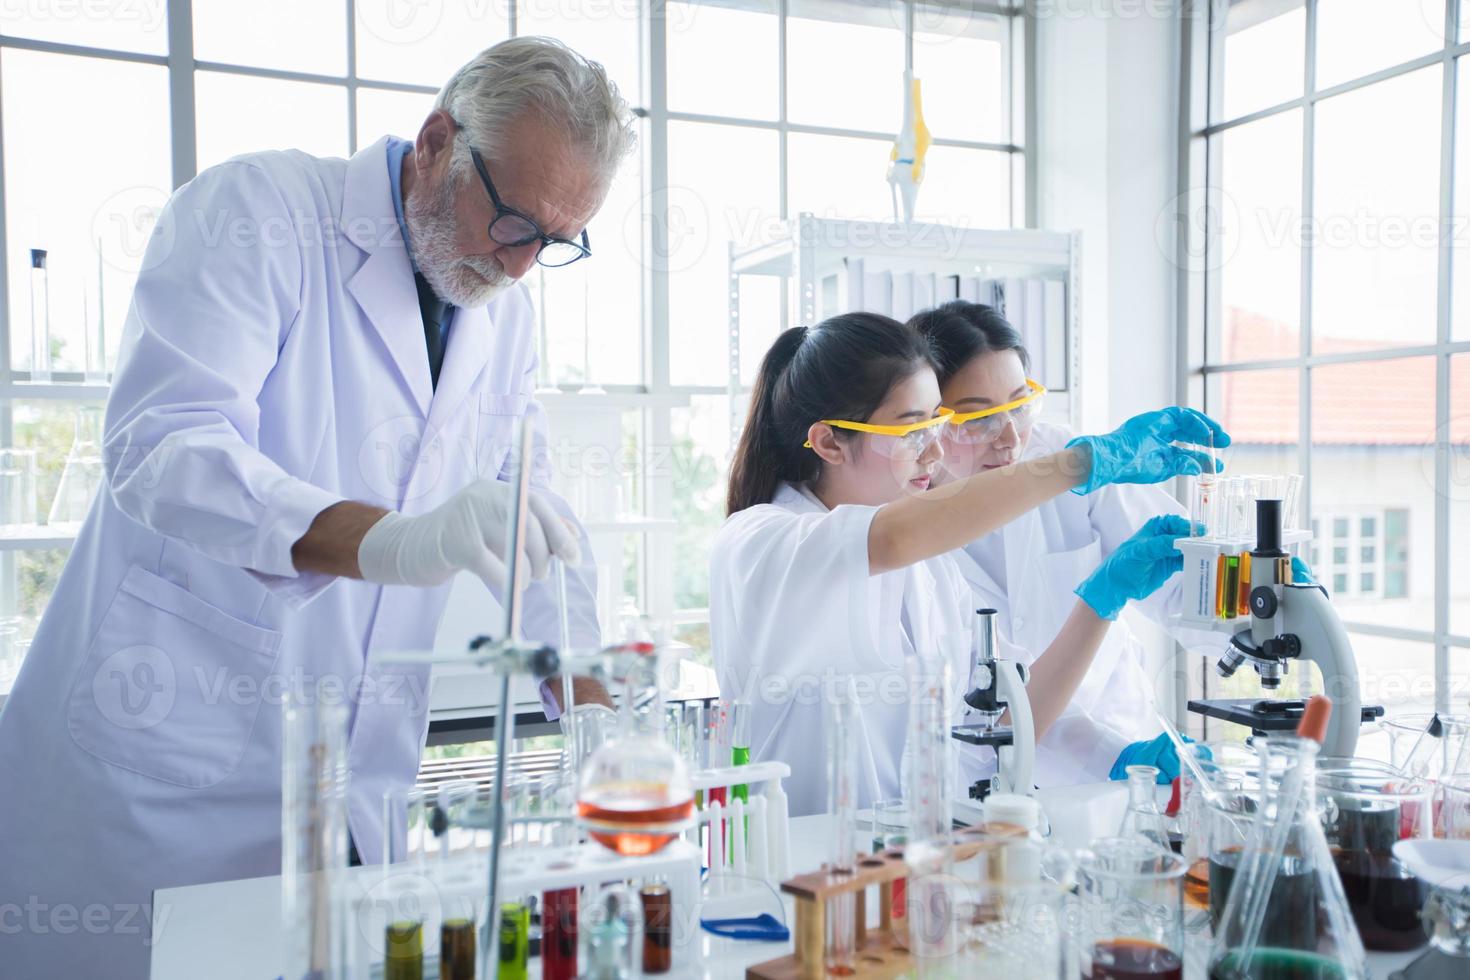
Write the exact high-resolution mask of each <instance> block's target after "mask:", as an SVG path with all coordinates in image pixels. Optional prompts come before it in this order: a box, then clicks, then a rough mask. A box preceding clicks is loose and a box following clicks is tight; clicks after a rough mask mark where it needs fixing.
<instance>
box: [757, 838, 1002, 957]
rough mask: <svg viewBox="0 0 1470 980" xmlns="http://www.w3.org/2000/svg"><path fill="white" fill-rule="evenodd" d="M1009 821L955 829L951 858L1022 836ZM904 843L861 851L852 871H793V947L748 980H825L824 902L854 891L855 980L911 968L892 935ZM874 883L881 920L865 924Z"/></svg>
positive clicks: (787, 884) (788, 886) (787, 887)
mask: <svg viewBox="0 0 1470 980" xmlns="http://www.w3.org/2000/svg"><path fill="white" fill-rule="evenodd" d="M1025 835H1026V831H1025V829H1024V828H1021V827H1017V826H1015V825H1013V824H982V825H979V826H975V827H965V828H964V829H962V830H956V831H955V832H954V835H953V843H952V844H951V845H950V857H951V859H952V860H953V861H955V862H956V863H958V862H961V861H968V860H969V859H970V858H972V857H974V856H975V855H977V854H979V853H980V852H982V851H985V850H988V849H990V848H992V847H996V846H998V845H999V843H1000V842H1001V841H1003V840H1004V839H1006V838H1009V837H1024V836H1025ZM903 850H904V849H903V848H902V847H890V848H888V849H887V850H884V851H876V852H874V853H872V854H859V855H858V856H857V859H856V860H855V861H854V862H853V870H852V872H851V873H842V874H837V873H833V872H832V871H829V870H828V869H827V867H826V866H825V865H824V866H823V868H822V870H820V871H812V872H809V873H807V874H804V875H797V876H796V877H795V878H791V879H790V880H788V881H783V882H782V883H781V891H783V892H785V893H786V894H787V895H791V896H793V897H794V898H795V899H796V929H795V931H794V936H795V941H796V950H795V952H793V953H791V954H790V955H789V956H781V957H777V958H776V959H774V960H767V961H765V962H764V963H757V964H755V965H754V966H751V967H747V968H746V970H745V976H746V980H825V978H826V976H827V962H826V960H827V902H828V901H829V900H830V899H833V898H836V897H837V896H839V895H845V894H847V893H848V892H853V893H855V896H854V897H855V901H854V904H855V906H856V907H855V908H854V916H853V919H854V922H855V923H856V929H857V935H856V936H855V937H854V940H853V957H852V958H853V968H854V970H855V971H856V972H855V973H854V974H853V975H854V976H855V977H857V978H859V980H888V978H891V977H897V976H900V975H901V974H904V973H911V972H912V970H913V967H914V960H913V955H912V954H911V953H910V952H909V950H908V949H907V947H905V946H904V945H902V944H901V943H900V942H899V941H898V939H897V938H896V937H895V935H894V933H893V922H892V918H891V915H892V908H893V904H892V903H893V883H894V882H895V881H898V880H899V879H901V878H906V877H908V875H909V874H910V871H909V869H908V866H907V865H906V864H905V863H904V857H903ZM874 885H876V886H878V907H879V920H878V927H877V928H876V929H869V928H868V916H867V891H868V889H869V888H871V887H873V886H874Z"/></svg>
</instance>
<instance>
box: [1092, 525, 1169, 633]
mask: <svg viewBox="0 0 1470 980" xmlns="http://www.w3.org/2000/svg"><path fill="white" fill-rule="evenodd" d="M1189 527H1190V525H1189V521H1188V520H1186V519H1185V518H1183V517H1177V516H1175V515H1173V514H1161V515H1159V516H1158V517H1152V518H1149V520H1148V521H1147V522H1146V523H1145V524H1144V525H1143V527H1141V528H1139V529H1138V530H1137V531H1134V532H1133V536H1132V537H1130V538H1129V539H1128V540H1127V541H1124V542H1123V543H1122V544H1120V545H1119V546H1118V547H1117V549H1116V550H1115V551H1114V552H1113V553H1112V554H1111V555H1108V558H1107V560H1106V561H1104V562H1103V563H1102V564H1101V565H1099V566H1097V570H1096V571H1094V572H1093V573H1092V574H1091V575H1089V576H1087V579H1086V581H1084V582H1083V583H1082V584H1081V585H1079V586H1077V589H1076V593H1077V596H1078V597H1079V598H1080V599H1081V600H1082V601H1083V602H1085V603H1087V604H1088V605H1089V606H1091V607H1092V610H1093V612H1095V613H1097V614H1098V615H1099V616H1101V617H1102V618H1103V619H1117V618H1118V613H1120V612H1122V611H1123V607H1124V606H1126V605H1127V604H1128V600H1129V599H1143V598H1146V597H1147V596H1150V595H1152V594H1153V592H1154V591H1155V590H1156V589H1158V587H1159V586H1161V585H1163V584H1164V583H1165V582H1166V581H1168V579H1169V576H1170V575H1173V574H1174V573H1175V572H1177V571H1179V570H1180V569H1181V568H1183V567H1184V556H1183V555H1181V554H1180V553H1179V548H1178V547H1177V546H1176V545H1175V544H1174V541H1175V539H1176V538H1187V537H1189Z"/></svg>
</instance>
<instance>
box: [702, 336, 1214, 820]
mask: <svg viewBox="0 0 1470 980" xmlns="http://www.w3.org/2000/svg"><path fill="white" fill-rule="evenodd" d="M946 426H947V415H946V413H945V412H944V410H942V409H941V408H940V391H939V383H938V379H937V377H936V374H935V371H934V366H933V362H932V361H931V359H930V352H929V348H928V345H927V343H926V342H925V340H924V338H922V337H921V336H920V335H919V334H918V333H917V332H916V331H914V330H912V329H910V328H907V327H905V326H903V325H901V324H898V323H897V322H895V321H893V320H890V319H888V318H887V317H882V316H877V315H873V314H864V313H853V314H845V315H842V316H837V317H833V318H832V319H829V320H827V321H824V322H823V323H821V324H818V325H817V326H815V327H810V328H807V327H794V328H792V329H790V330H787V331H785V332H784V333H782V334H781V335H780V336H779V337H778V338H777V339H776V342H775V344H774V345H773V346H772V347H771V349H770V351H769V352H768V353H767V354H766V356H765V359H764V360H763V361H762V363H761V369H760V375H759V377H758V378H757V380H756V383H755V386H754V389H753V391H752V392H751V402H750V410H749V414H748V416H747V419H746V423H745V428H744V430H743V431H742V434H741V437H740V443H739V445H738V447H737V449H736V452H735V458H734V460H733V462H732V466H731V473H730V489H729V498H728V510H729V515H730V516H729V518H728V519H727V520H726V522H725V524H724V526H723V527H722V528H721V529H720V531H719V533H718V535H717V536H716V539H715V543H714V547H713V550H712V554H711V568H710V626H711V633H712V640H713V646H714V655H715V663H716V668H717V670H718V673H719V680H720V688H721V691H722V692H723V693H724V694H725V696H726V697H733V698H742V699H744V700H746V701H748V702H749V703H750V706H751V707H750V711H751V748H752V750H753V755H754V757H755V758H757V759H777V760H780V761H783V762H786V763H787V764H789V765H790V766H791V768H792V778H791V779H789V780H788V781H787V784H786V786H787V791H788V794H789V796H790V800H791V808H792V809H791V812H792V813H794V814H804V813H812V812H818V811H820V810H822V809H823V808H824V806H825V804H826V798H825V778H824V760H825V755H826V751H827V745H826V733H825V731H824V728H823V704H824V702H825V701H828V700H830V699H831V698H832V697H833V695H834V692H835V691H838V690H843V689H845V688H846V686H847V684H848V682H849V679H851V681H852V682H853V683H854V685H855V687H856V690H857V695H858V700H859V711H860V714H861V718H862V730H861V731H860V732H859V737H858V744H857V746H856V750H857V752H858V758H859V768H860V777H859V794H858V795H859V805H860V806H861V805H867V804H870V803H872V802H873V801H874V800H876V799H878V798H885V797H893V796H897V795H899V767H900V759H901V756H902V752H903V745H904V728H905V719H906V715H907V709H908V701H909V697H908V690H907V687H906V684H905V676H904V663H905V659H906V658H908V657H912V656H914V655H915V653H916V651H919V652H923V653H925V654H930V655H938V656H939V657H942V658H945V659H948V661H949V662H950V664H951V666H952V671H953V678H954V683H955V684H956V685H961V684H964V683H965V681H966V679H967V674H968V669H969V663H970V657H971V650H972V639H971V620H972V619H973V614H974V608H975V606H974V603H973V602H972V601H971V598H970V590H969V587H968V585H967V584H966V582H965V580H964V579H963V578H962V577H961V575H960V573H959V570H958V568H957V567H956V564H955V562H954V559H953V558H952V557H950V556H949V554H948V552H950V551H952V550H954V549H956V548H958V547H960V546H961V545H963V544H965V543H967V542H969V541H972V540H974V539H975V538H977V537H980V536H981V535H983V534H985V533H986V532H988V531H991V530H993V529H995V528H997V527H999V526H1001V525H1002V524H1004V523H1006V522H1007V521H1010V520H1013V519H1015V518H1017V517H1019V516H1021V515H1023V514H1025V513H1026V512H1027V511H1029V510H1031V509H1032V508H1035V507H1037V506H1039V505H1041V504H1043V503H1045V502H1046V501H1047V500H1050V499H1051V498H1053V497H1056V496H1057V495H1059V494H1063V493H1065V492H1066V491H1067V490H1069V489H1070V490H1074V491H1077V492H1090V491H1092V490H1095V489H1097V488H1099V487H1101V486H1103V485H1106V484H1110V483H1117V482H1157V481H1159V480H1163V479H1167V478H1169V477H1171V476H1174V475H1177V474H1179V473H1193V472H1198V468H1199V466H1200V456H1199V455H1198V454H1196V453H1192V452H1190V451H1188V450H1184V449H1180V448H1176V447H1175V446H1174V445H1173V443H1174V442H1175V441H1176V440H1177V441H1183V442H1196V441H1202V440H1203V439H1204V438H1205V437H1206V433H1212V434H1213V437H1214V440H1215V444H1216V445H1223V444H1225V443H1228V441H1229V439H1228V437H1227V436H1225V434H1224V433H1223V432H1222V431H1220V429H1219V427H1218V426H1217V425H1216V424H1215V423H1214V422H1213V421H1211V420H1209V419H1207V418H1206V417H1204V416H1203V415H1200V414H1199V413H1196V412H1192V411H1190V410H1187V409H1178V408H1170V409H1165V410H1164V411H1161V412H1151V413H1146V414H1144V415H1140V416H1138V417H1136V418H1134V419H1130V420H1129V421H1128V422H1127V423H1125V424H1124V425H1123V426H1122V427H1120V428H1119V429H1118V430H1117V431H1115V432H1113V433H1110V434H1108V435H1106V436H1096V437H1085V438H1083V439H1080V440H1077V441H1076V442H1074V443H1073V444H1072V445H1070V446H1067V447H1060V448H1059V449H1058V451H1057V452H1055V453H1052V454H1051V455H1049V456H1046V457H1043V458H1038V459H1034V460H1029V461H1027V462H1025V463H1021V464H1018V465H1014V466H1010V467H1006V468H1003V469H997V470H993V471H988V472H985V473H982V474H978V475H976V476H974V477H972V478H970V479H967V480H960V481H954V482H953V483H951V484H949V485H948V486H947V487H945V488H944V489H943V491H942V492H926V491H928V488H929V484H930V482H931V481H932V480H933V479H934V476H935V475H936V473H937V472H938V468H939V462H940V460H941V458H942V457H943V453H944V449H943V442H942V440H941V439H940V438H939V435H940V432H941V430H943V429H944V428H945V427H946ZM1176 534H1177V529H1161V528H1158V527H1149V528H1146V529H1145V530H1144V531H1142V532H1141V533H1139V534H1138V535H1135V536H1134V538H1133V540H1132V541H1130V542H1128V543H1126V544H1123V545H1122V546H1120V547H1119V548H1118V549H1117V550H1116V552H1115V553H1114V555H1113V558H1112V559H1111V560H1110V561H1109V562H1106V563H1104V564H1103V566H1102V567H1101V568H1100V569H1099V570H1098V572H1097V574H1096V578H1097V579H1098V582H1099V585H1098V591H1099V593H1100V594H1106V595H1107V596H1108V597H1109V601H1110V602H1123V601H1126V600H1127V598H1128V597H1130V596H1131V597H1133V598H1141V597H1142V596H1145V595H1147V594H1148V593H1149V592H1150V591H1152V589H1153V588H1155V587H1157V585H1158V584H1160V583H1162V582H1163V581H1164V579H1166V578H1167V577H1168V575H1169V574H1170V572H1171V571H1172V569H1173V567H1175V566H1177V564H1178V562H1179V561H1180V559H1179V556H1178V552H1177V551H1176V550H1174V548H1173V544H1172V538H1173V537H1174V536H1176ZM1107 627H1108V623H1107V621H1106V620H1105V619H1103V618H1101V617H1100V616H1099V615H1098V614H1097V613H1096V612H1095V611H1093V610H1092V609H1091V608H1090V607H1088V606H1087V605H1086V604H1085V603H1080V602H1079V603H1077V605H1076V608H1075V609H1074V611H1073V614H1072V615H1071V616H1070V617H1068V619H1067V621H1066V623H1065V624H1064V625H1063V626H1062V628H1061V630H1060V631H1059V632H1058V634H1057V637H1056V640H1055V642H1054V643H1052V644H1051V646H1050V648H1049V649H1047V650H1046V652H1045V654H1044V655H1043V656H1041V657H1040V658H1038V659H1037V660H1036V662H1035V663H1034V664H1033V667H1032V679H1031V684H1030V697H1031V701H1032V708H1033V714H1034V717H1035V720H1036V724H1037V726H1038V730H1040V731H1044V730H1045V729H1046V728H1047V727H1048V726H1050V725H1051V723H1052V722H1053V721H1054V720H1055V719H1056V718H1057V717H1058V716H1059V715H1060V714H1061V713H1062V710H1063V708H1064V707H1065V706H1066V704H1067V702H1068V701H1069V700H1070V699H1071V697H1072V693H1073V691H1074V690H1075V688H1076V686H1077V684H1078V682H1080V681H1081V679H1082V677H1083V676H1084V675H1085V673H1086V671H1087V667H1088V665H1089V664H1090V662H1091V658H1092V653H1093V651H1094V650H1095V649H1096V648H1097V646H1098V644H1099V642H1101V640H1102V638H1103V636H1104V635H1105V634H1106V632H1107ZM956 702H958V699H957V698H956ZM970 761H971V762H972V763H974V764H977V765H978V764H981V762H983V760H977V759H976V758H973V757H972V758H971V760H970ZM964 775H965V778H966V779H970V778H974V776H975V775H976V772H975V770H974V768H973V766H972V767H971V768H970V769H969V771H967V772H966V773H965V774H964Z"/></svg>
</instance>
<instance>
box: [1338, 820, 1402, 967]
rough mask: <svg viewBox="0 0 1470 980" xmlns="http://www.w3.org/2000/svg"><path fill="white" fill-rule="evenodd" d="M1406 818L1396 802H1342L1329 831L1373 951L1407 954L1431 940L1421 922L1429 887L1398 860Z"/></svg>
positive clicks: (1345, 887)
mask: <svg viewBox="0 0 1470 980" xmlns="http://www.w3.org/2000/svg"><path fill="white" fill-rule="evenodd" d="M1401 817H1402V814H1401V812H1400V808H1399V806H1398V804H1397V803H1396V802H1394V801H1392V800H1371V801H1362V800H1340V801H1339V803H1338V810H1337V816H1336V818H1335V819H1334V820H1333V821H1332V823H1331V824H1330V826H1329V828H1328V832H1329V834H1330V836H1331V839H1332V841H1333V843H1334V845H1335V846H1334V847H1333V853H1332V860H1333V863H1334V864H1335V865H1336V866H1337V875H1338V877H1339V878H1340V879H1342V890H1343V893H1344V894H1345V895H1346V896H1347V900H1348V908H1349V909H1350V910H1351V911H1352V914H1353V922H1355V923H1356V924H1357V926H1358V932H1359V933H1360V934H1361V935H1362V937H1363V945H1364V946H1365V947H1367V948H1368V949H1372V950H1380V951H1385V952H1401V951H1404V950H1410V949H1417V948H1418V947H1420V946H1422V945H1424V943H1425V942H1426V940H1427V937H1426V935H1425V933H1424V927H1423V925H1422V924H1421V922H1420V919H1419V913H1420V911H1421V910H1422V909H1423V908H1424V900H1425V898H1426V897H1427V893H1426V889H1425V887H1424V885H1423V883H1422V882H1420V881H1419V879H1418V878H1416V877H1415V876H1414V875H1413V874H1411V873H1410V872H1409V869H1408V868H1405V867H1404V866H1403V865H1402V864H1400V863H1399V862H1398V861H1396V860H1395V859H1394V856H1393V845H1394V844H1395V843H1396V842H1397V841H1398V839H1399V834H1400V830H1401V827H1400V823H1401Z"/></svg>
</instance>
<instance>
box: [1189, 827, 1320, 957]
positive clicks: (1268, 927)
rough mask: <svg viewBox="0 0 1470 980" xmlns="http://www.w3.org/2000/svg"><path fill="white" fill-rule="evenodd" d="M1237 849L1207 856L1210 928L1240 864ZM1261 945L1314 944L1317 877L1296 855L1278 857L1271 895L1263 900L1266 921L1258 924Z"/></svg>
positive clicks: (1220, 913)
mask: <svg viewBox="0 0 1470 980" xmlns="http://www.w3.org/2000/svg"><path fill="white" fill-rule="evenodd" d="M1240 857H1241V851H1240V849H1239V848H1228V849H1226V850H1224V851H1220V852H1219V853H1217V854H1212V855H1210V928H1211V929H1214V930H1217V931H1218V930H1219V928H1220V920H1221V918H1223V917H1224V915H1225V903H1226V902H1227V901H1228V900H1229V898H1230V885H1231V883H1232V882H1234V881H1235V869H1236V867H1237V866H1238V865H1239V864H1240ZM1260 942H1261V945H1263V946H1282V947H1285V948H1286V949H1315V948H1316V946H1317V880H1316V876H1314V875H1313V874H1312V872H1311V870H1310V869H1309V868H1308V867H1307V866H1306V864H1305V862H1303V861H1302V859H1301V857H1300V856H1299V855H1295V854H1287V855H1285V856H1284V857H1283V858H1282V859H1281V867H1280V869H1278V870H1277V872H1276V880H1275V882H1274V883H1273V884H1272V885H1271V897H1270V898H1269V899H1268V900H1267V901H1266V921H1265V924H1264V925H1263V926H1262V927H1261V938H1260Z"/></svg>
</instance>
